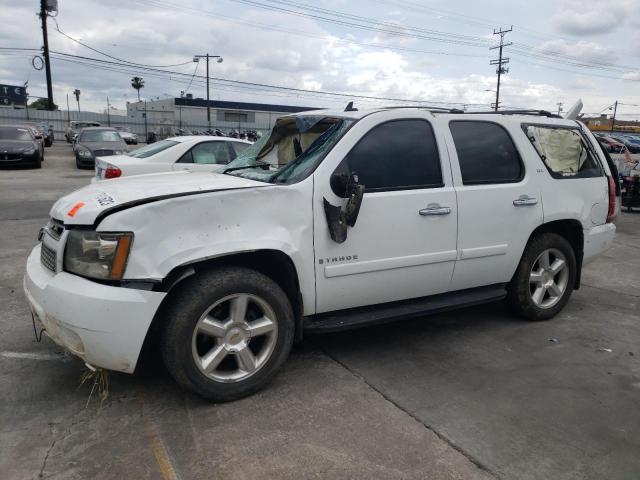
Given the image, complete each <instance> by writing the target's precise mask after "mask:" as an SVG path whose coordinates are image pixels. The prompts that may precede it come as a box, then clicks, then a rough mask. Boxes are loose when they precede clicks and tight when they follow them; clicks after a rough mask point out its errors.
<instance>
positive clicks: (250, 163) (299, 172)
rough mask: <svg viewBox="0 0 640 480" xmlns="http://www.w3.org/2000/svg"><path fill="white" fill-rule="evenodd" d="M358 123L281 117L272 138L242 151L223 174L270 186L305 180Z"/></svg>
mask: <svg viewBox="0 0 640 480" xmlns="http://www.w3.org/2000/svg"><path fill="white" fill-rule="evenodd" d="M354 121H355V120H353V119H347V118H336V117H321V116H302V117H295V118H293V117H289V118H281V119H279V120H278V121H277V122H276V125H275V126H274V127H273V130H272V131H271V133H270V134H269V135H265V136H263V137H262V138H261V139H260V140H258V141H257V142H256V143H254V144H253V145H251V146H250V147H249V148H247V149H246V150H245V151H244V152H242V153H241V154H240V155H239V156H238V158H236V159H235V160H234V161H233V162H231V163H229V164H228V165H227V168H226V169H225V170H224V172H223V173H226V174H228V175H237V176H239V177H244V178H250V179H252V180H258V181H261V182H269V183H292V182H296V181H298V180H301V179H303V178H305V177H306V176H307V175H309V174H310V173H311V172H312V171H313V170H314V169H315V168H316V167H317V166H318V164H319V163H320V162H321V161H322V159H323V158H324V157H325V155H326V154H327V153H328V152H329V150H331V148H333V146H334V145H335V144H336V143H337V142H338V140H339V139H340V138H341V137H342V136H343V135H344V133H345V132H346V131H347V130H348V129H349V128H350V127H351V125H353V123H354Z"/></svg>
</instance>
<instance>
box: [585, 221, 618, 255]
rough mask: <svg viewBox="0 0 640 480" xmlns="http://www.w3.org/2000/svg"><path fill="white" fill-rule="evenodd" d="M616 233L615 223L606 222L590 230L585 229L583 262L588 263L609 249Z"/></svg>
mask: <svg viewBox="0 0 640 480" xmlns="http://www.w3.org/2000/svg"><path fill="white" fill-rule="evenodd" d="M615 234H616V226H615V225H614V224H613V223H605V224H604V225H598V226H596V227H592V228H590V229H588V230H584V256H583V260H582V264H583V265H586V264H587V263H589V262H590V261H592V260H594V259H595V258H596V257H597V256H598V255H600V254H602V253H604V252H605V251H607V250H608V249H609V248H610V247H611V245H612V244H613V237H614V236H615Z"/></svg>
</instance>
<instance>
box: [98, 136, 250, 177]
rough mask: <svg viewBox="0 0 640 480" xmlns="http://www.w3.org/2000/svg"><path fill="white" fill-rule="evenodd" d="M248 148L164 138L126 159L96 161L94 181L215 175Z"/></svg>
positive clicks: (210, 139) (241, 143) (216, 140)
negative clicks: (151, 175) (168, 174)
mask: <svg viewBox="0 0 640 480" xmlns="http://www.w3.org/2000/svg"><path fill="white" fill-rule="evenodd" d="M249 146H251V142H247V141H246V140H239V139H235V138H228V137H214V136H203V135H198V136H188V137H187V136H185V137H173V138H167V139H165V140H160V141H159V142H155V143H150V144H149V145H146V146H144V147H142V148H139V149H137V150H134V151H133V152H130V153H128V154H126V155H113V156H109V157H98V158H96V176H95V180H106V179H109V178H119V177H125V176H129V175H142V174H145V173H159V172H171V171H179V170H190V171H194V172H218V171H221V170H222V169H223V168H224V167H225V166H226V165H227V164H228V163H229V162H230V161H232V160H234V159H235V158H236V157H237V156H238V155H240V153H241V152H242V151H244V149H246V148H247V147H249Z"/></svg>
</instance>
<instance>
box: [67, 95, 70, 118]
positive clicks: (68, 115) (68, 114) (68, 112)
mask: <svg viewBox="0 0 640 480" xmlns="http://www.w3.org/2000/svg"><path fill="white" fill-rule="evenodd" d="M67 123H68V124H69V125H71V112H70V111H69V94H68V93H67Z"/></svg>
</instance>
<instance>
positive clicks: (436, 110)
mask: <svg viewBox="0 0 640 480" xmlns="http://www.w3.org/2000/svg"><path fill="white" fill-rule="evenodd" d="M396 108H415V109H419V110H428V111H429V112H434V113H465V112H464V110H460V109H459V108H447V107H430V106H429V105H392V106H389V107H381V108H380V110H394V109H396Z"/></svg>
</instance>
